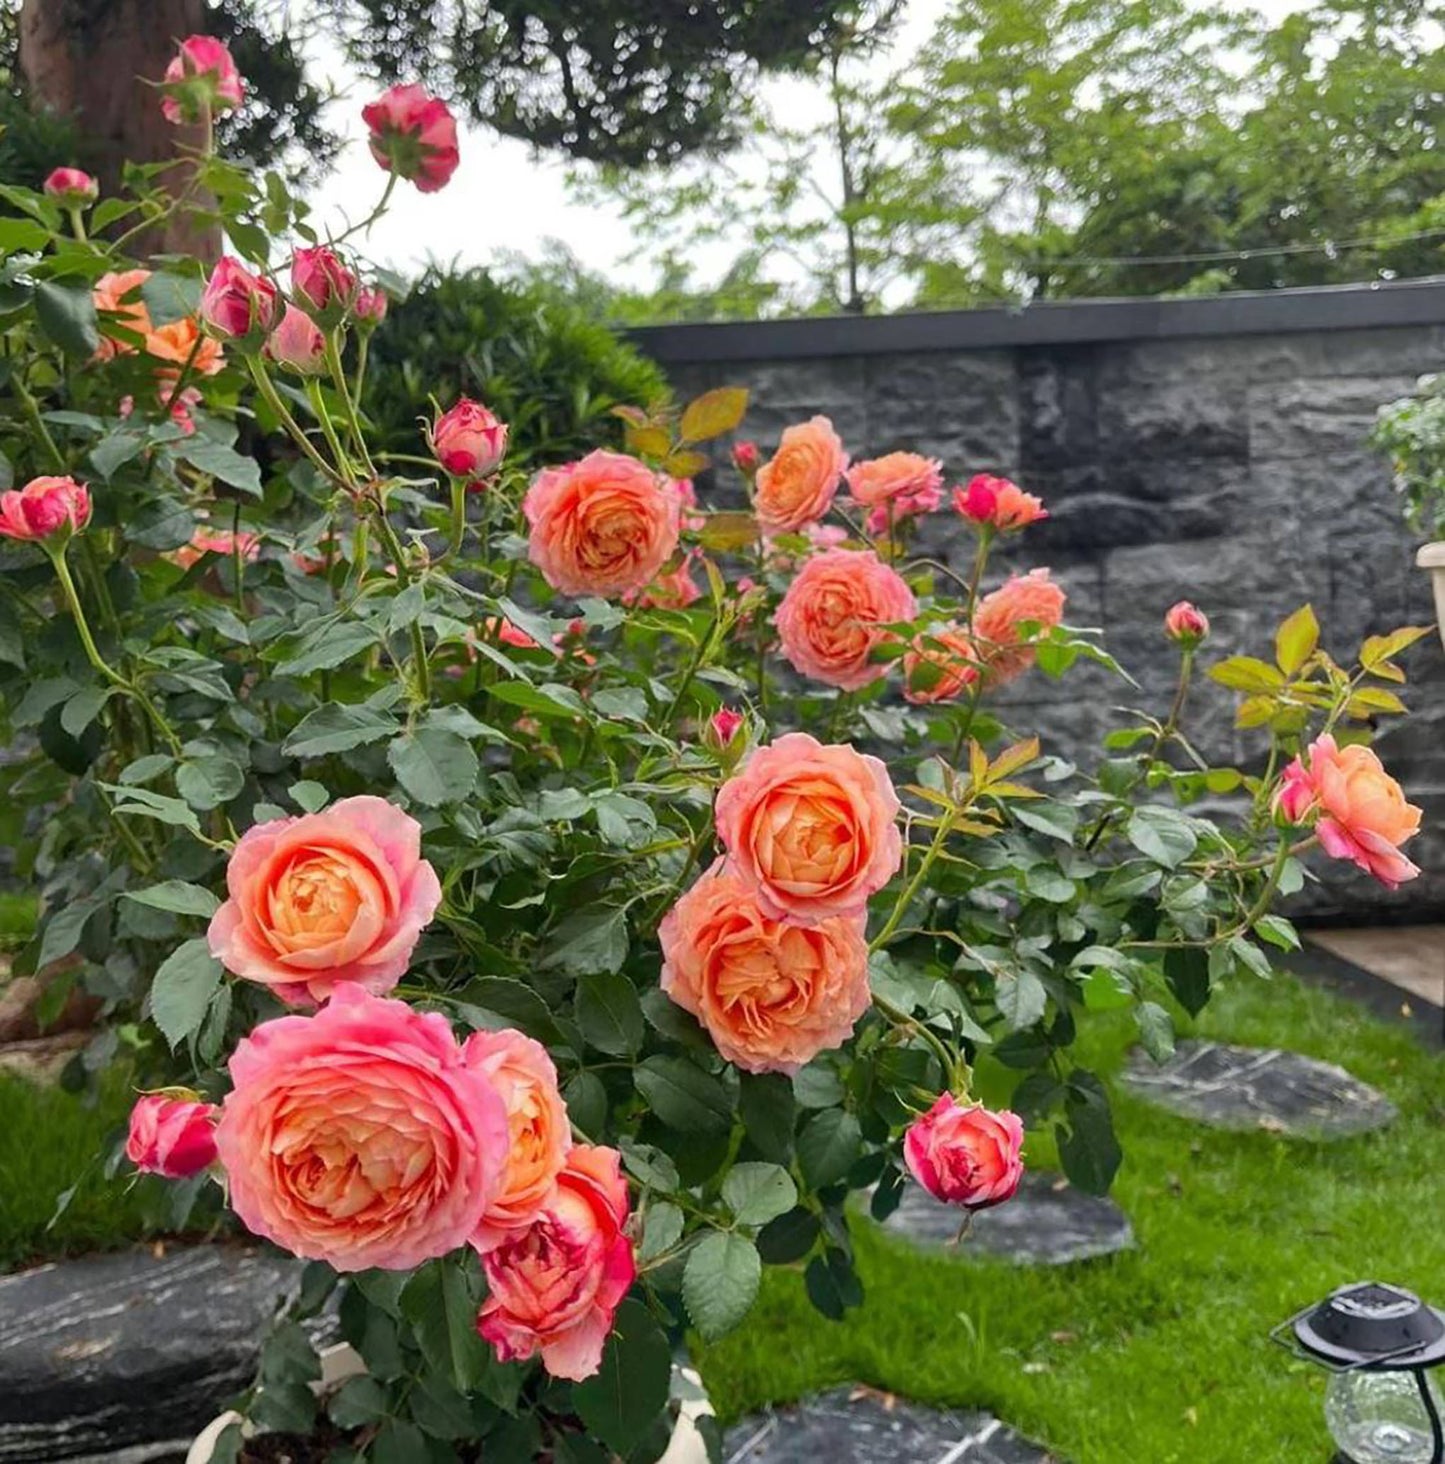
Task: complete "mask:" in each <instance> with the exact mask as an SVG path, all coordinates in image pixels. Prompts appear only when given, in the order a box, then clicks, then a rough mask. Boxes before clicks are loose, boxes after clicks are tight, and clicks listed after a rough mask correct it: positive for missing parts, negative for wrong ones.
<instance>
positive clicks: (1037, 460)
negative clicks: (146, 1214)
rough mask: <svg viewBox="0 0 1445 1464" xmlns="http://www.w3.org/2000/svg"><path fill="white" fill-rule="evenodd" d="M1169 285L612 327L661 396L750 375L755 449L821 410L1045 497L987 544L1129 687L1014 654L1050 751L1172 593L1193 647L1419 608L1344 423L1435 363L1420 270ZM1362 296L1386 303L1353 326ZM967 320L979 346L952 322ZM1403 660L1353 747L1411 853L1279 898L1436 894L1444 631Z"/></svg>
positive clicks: (1405, 553) (1358, 422) (1366, 414)
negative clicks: (1402, 699)
mask: <svg viewBox="0 0 1445 1464" xmlns="http://www.w3.org/2000/svg"><path fill="white" fill-rule="evenodd" d="M1410 289H1413V290H1414V294H1413V295H1406V293H1405V292H1406V291H1407V290H1410ZM1372 293H1373V294H1375V295H1376V297H1377V299H1371V298H1368V297H1369V296H1370V295H1371V294H1372ZM1286 297H1293V299H1290V298H1286ZM1311 297H1316V298H1311ZM1361 297H1366V298H1361ZM1402 297H1403V298H1404V299H1405V305H1406V307H1407V308H1405V309H1404V310H1403V312H1402V306H1401V300H1402ZM1216 305H1217V307H1218V309H1217V310H1216V311H1215V312H1213V313H1211V312H1210V310H1209V308H1208V307H1210V306H1216ZM1170 306H1171V302H1148V305H1147V306H1141V305H1140V304H1139V303H1137V302H1136V303H1123V304H1119V305H1115V306H1108V305H1099V304H1094V305H1089V306H1086V307H1067V306H1054V307H1051V308H1049V309H1047V310H1045V311H1039V310H1035V311H1030V312H1025V313H1024V315H1023V316H1020V317H1017V321H1018V324H1017V326H1016V327H1013V326H1011V322H1010V320H1009V318H1008V317H1006V316H1005V315H1004V313H1003V312H979V313H977V314H959V315H955V316H952V317H949V318H948V319H951V320H952V321H953V322H955V326H954V328H953V329H951V330H950V329H948V328H946V326H941V325H940V323H939V319H940V318H939V317H921V318H919V319H921V320H923V321H925V322H926V325H927V335H926V344H925V345H921V346H914V345H911V344H910V342H909V340H908V325H909V321H908V319H907V318H904V319H903V320H899V319H897V318H895V319H893V320H889V321H882V320H880V321H868V320H859V321H832V322H815V323H813V322H788V323H778V324H760V325H750V326H715V327H687V328H662V329H659V330H656V331H638V332H636V339H637V341H638V343H639V344H640V345H641V346H642V347H643V348H644V349H646V350H649V351H650V352H651V353H652V354H654V355H655V356H656V357H657V358H658V359H659V360H660V361H661V362H662V364H663V365H664V366H665V367H666V368H667V370H668V372H669V374H670V376H671V378H672V380H673V382H674V384H675V386H676V388H677V391H678V393H679V394H680V395H688V394H692V393H695V392H697V391H700V390H703V389H705V388H707V387H709V386H716V385H720V384H723V383H736V384H740V385H745V386H748V387H749V388H751V390H752V394H753V397H752V400H753V405H752V408H751V410H750V412H749V416H748V419H747V421H746V423H745V424H744V431H743V433H742V434H741V435H744V436H747V437H752V438H755V439H756V440H757V441H758V442H759V444H760V446H761V447H762V448H763V449H764V451H765V452H766V451H767V450H769V449H770V448H771V447H772V445H773V444H775V443H776V441H777V438H778V434H779V433H780V432H781V430H782V428H783V427H785V426H786V425H788V424H789V423H791V422H794V421H797V420H799V419H800V418H803V417H807V416H810V415H812V414H813V413H815V412H821V413H824V414H826V415H827V416H829V417H831V418H832V419H833V421H834V423H835V424H836V426H837V428H838V430H839V432H840V433H841V435H842V437H843V439H844V441H845V443H846V445H847V447H848V449H849V451H850V452H851V453H852V454H853V455H854V456H855V457H863V456H873V455H876V454H878V453H883V452H888V451H890V450H893V449H903V448H906V449H909V450H912V451H917V452H922V453H926V454H929V455H930V456H936V457H939V458H941V459H942V460H943V462H944V465H945V468H946V470H947V472H948V474H949V479H948V481H949V482H954V481H958V480H966V479H967V478H968V476H969V475H971V474H973V473H975V472H980V471H992V472H1000V473H1005V474H1007V475H1009V476H1011V477H1014V478H1015V479H1017V480H1018V481H1019V482H1020V483H1021V484H1022V485H1023V486H1024V487H1026V488H1028V489H1030V490H1032V491H1034V492H1037V493H1039V494H1041V495H1042V496H1043V498H1044V499H1045V501H1046V502H1047V504H1048V507H1049V509H1050V512H1051V514H1052V517H1051V519H1050V520H1049V521H1048V522H1046V523H1044V524H1041V525H1039V526H1037V527H1035V528H1034V529H1031V530H1030V531H1029V532H1028V533H1026V534H1024V535H1022V536H1021V537H1020V538H1018V539H1016V540H1014V541H1012V543H1011V544H1010V546H1009V550H1008V553H1007V555H1006V556H1005V559H1006V560H1007V561H1011V562H1012V564H1013V565H1014V566H1016V567H1018V568H1028V567H1032V566H1033V565H1039V564H1042V565H1048V566H1050V568H1051V569H1052V570H1053V571H1054V573H1055V577H1056V578H1057V579H1058V580H1059V581H1060V582H1061V583H1062V584H1063V585H1064V586H1065V588H1066V589H1067V591H1068V594H1069V605H1068V612H1067V618H1068V620H1069V622H1070V623H1071V624H1074V625H1081V626H1100V627H1102V628H1103V629H1104V631H1105V632H1106V635H1107V640H1108V644H1109V646H1110V649H1111V650H1112V651H1113V652H1114V654H1115V655H1116V656H1117V657H1118V658H1119V659H1120V661H1121V662H1123V664H1124V665H1125V666H1126V667H1127V668H1128V669H1129V670H1130V672H1131V673H1132V674H1133V675H1134V677H1135V678H1136V679H1137V680H1138V681H1139V682H1140V684H1141V686H1142V688H1143V691H1142V693H1134V692H1132V691H1131V689H1130V688H1129V687H1128V686H1127V685H1126V684H1124V683H1122V682H1120V681H1119V680H1118V679H1117V678H1114V677H1112V676H1110V675H1109V674H1107V673H1105V672H1104V671H1102V670H1101V669H1100V668H1097V667H1095V666H1093V665H1090V664H1084V663H1080V664H1079V665H1077V666H1076V667H1075V668H1074V669H1073V670H1072V671H1071V672H1070V673H1069V674H1068V676H1067V677H1065V678H1064V679H1063V681H1061V682H1055V681H1051V680H1049V679H1047V678H1045V677H1043V676H1042V675H1041V674H1039V673H1037V672H1034V673H1031V675H1030V676H1029V677H1026V678H1024V679H1023V680H1022V681H1021V682H1020V683H1018V684H1017V685H1016V686H1015V687H1014V688H1011V689H1010V692H1009V694H1008V702H1009V704H1010V709H1011V711H1012V712H1013V713H1014V714H1016V716H1017V719H1018V722H1019V724H1020V725H1024V726H1030V727H1037V728H1039V729H1040V731H1041V732H1042V733H1043V735H1044V737H1045V738H1046V740H1047V742H1048V743H1049V744H1050V745H1051V746H1052V747H1053V749H1054V750H1057V751H1059V752H1061V753H1064V754H1066V755H1075V754H1082V755H1083V756H1084V757H1086V758H1088V757H1089V756H1090V753H1089V748H1090V746H1091V745H1092V746H1094V747H1097V740H1098V738H1099V736H1100V735H1101V734H1102V733H1103V732H1104V731H1106V730H1107V729H1108V727H1109V726H1110V725H1111V724H1117V715H1118V714H1117V713H1116V712H1115V710H1114V708H1116V707H1117V706H1119V705H1124V704H1129V703H1131V702H1132V703H1134V704H1141V705H1144V706H1146V707H1149V708H1150V709H1152V710H1154V711H1156V712H1159V713H1161V714H1162V711H1163V709H1164V706H1165V705H1166V704H1167V699H1168V696H1169V694H1170V692H1171V690H1172V685H1173V676H1174V672H1175V669H1176V666H1177V659H1176V654H1175V652H1174V650H1173V648H1172V647H1171V646H1169V645H1168V644H1167V643H1166V642H1165V641H1164V639H1163V637H1162V635H1161V632H1160V619H1161V617H1162V615H1163V613H1164V611H1165V610H1166V609H1167V608H1168V607H1169V606H1170V605H1171V604H1172V603H1173V602H1174V601H1175V600H1178V599H1190V600H1193V601H1195V602H1196V603H1197V604H1198V605H1199V606H1200V607H1201V608H1202V609H1204V610H1205V611H1206V613H1207V614H1208V615H1209V617H1210V619H1211V622H1212V624H1213V627H1214V633H1213V637H1212V639H1211V642H1210V644H1209V646H1208V648H1207V654H1206V657H1205V660H1206V664H1207V663H1208V661H1209V660H1212V659H1213V658H1216V657H1223V656H1225V655H1231V654H1234V653H1236V652H1249V653H1252V654H1256V655H1263V656H1265V657H1268V656H1269V655H1270V635H1271V632H1272V630H1273V628H1274V626H1275V625H1276V624H1277V623H1278V621H1279V620H1280V619H1281V618H1282V617H1283V616H1284V615H1286V614H1288V613H1289V612H1290V611H1292V610H1295V609H1297V608H1298V607H1299V606H1300V605H1302V604H1304V603H1305V602H1307V601H1308V602H1311V603H1313V605H1314V607H1315V610H1316V613H1317V614H1318V615H1319V618H1320V621H1321V623H1322V625H1323V627H1324V643H1325V645H1326V648H1327V649H1329V650H1330V651H1331V653H1332V654H1334V655H1335V656H1336V657H1338V658H1339V659H1341V660H1348V659H1350V658H1352V657H1353V655H1354V653H1355V651H1356V649H1357V647H1358V645H1359V643H1360V640H1361V638H1362V637H1363V636H1365V635H1366V634H1369V633H1373V632H1378V631H1384V630H1389V629H1393V628H1394V627H1396V626H1398V625H1403V624H1407V623H1412V622H1413V623H1424V622H1426V621H1429V620H1432V619H1433V612H1432V607H1431V602H1430V594H1429V588H1428V583H1427V579H1426V576H1425V575H1424V574H1423V573H1422V572H1420V571H1418V570H1416V569H1415V568H1414V567H1413V557H1414V544H1413V543H1412V541H1411V539H1410V537H1409V535H1408V533H1407V532H1406V530H1405V529H1404V527H1403V525H1402V524H1401V522H1400V518H1399V514H1398V511H1397V507H1396V502H1395V495H1394V492H1393V490H1392V488H1391V484H1390V474H1389V471H1388V469H1387V467H1386V465H1385V464H1384V463H1383V462H1382V461H1381V460H1380V458H1379V457H1378V456H1377V455H1376V454H1374V453H1373V452H1372V451H1371V450H1370V449H1369V448H1368V447H1367V446H1366V443H1365V437H1366V434H1367V433H1368V431H1369V428H1370V425H1371V422H1372V420H1373V417H1374V413H1375V409H1376V407H1377V406H1378V405H1379V404H1380V403H1381V402H1384V401H1387V400H1390V399H1392V398H1394V397H1396V396H1399V395H1400V394H1401V393H1402V392H1404V391H1406V390H1408V389H1409V388H1410V387H1411V385H1412V384H1413V382H1414V380H1415V378H1416V377H1417V376H1418V375H1419V374H1420V373H1422V372H1424V371H1429V370H1440V369H1445V288H1442V287H1439V286H1436V287H1432V288H1431V289H1429V290H1422V289H1421V288H1420V287H1398V288H1397V289H1396V290H1394V291H1392V290H1383V291H1379V292H1368V291H1318V292H1315V291H1293V292H1281V293H1280V295H1278V296H1273V297H1270V298H1269V299H1268V301H1266V302H1265V304H1264V306H1262V307H1261V309H1260V310H1259V311H1255V312H1251V311H1250V310H1249V309H1248V306H1247V303H1246V302H1241V301H1240V299H1239V298H1238V297H1236V298H1234V299H1226V300H1221V301H1218V302H1214V301H1189V302H1178V306H1179V307H1180V308H1179V309H1178V310H1171V308H1170ZM1071 310H1074V311H1075V312H1076V313H1075V314H1074V315H1073V316H1072V317H1071V315H1070V311H1071ZM1402 313H1403V315H1404V317H1405V320H1406V323H1398V322H1399V321H1400V317H1401V315H1402ZM1080 316H1085V317H1086V318H1085V319H1084V321H1083V324H1082V325H1081V323H1080ZM1375 316H1378V317H1379V318H1381V319H1384V320H1389V321H1391V322H1392V323H1390V324H1386V325H1375V324H1371V323H1370V321H1371V319H1372V318H1374V317H1375ZM1041 317H1042V322H1041ZM810 326H815V327H817V328H816V329H815V330H813V331H812V333H811V334H809V327H810ZM1011 328H1012V329H1013V330H1014V333H1015V334H1017V336H1018V337H1019V341H1018V343H1017V344H1011V343H1010V342H1009V339H1008V337H1009V333H1010V329H1011ZM824 330H826V335H825V334H824ZM1141 333H1147V337H1148V338H1142V339H1141V338H1138V336H1139V334H1141ZM1050 337H1053V339H1051V338H1050ZM1081 337H1082V338H1081ZM980 340H986V341H987V342H988V344H970V342H977V341H980ZM809 352H813V353H812V354H809ZM925 542H926V543H927V544H928V547H929V548H930V550H931V551H932V552H933V553H935V554H937V555H939V556H941V557H947V558H949V559H951V560H952V561H953V562H954V564H955V565H956V566H957V567H958V568H960V569H962V568H964V567H965V563H966V560H967V558H968V556H969V552H970V544H969V540H968V536H967V535H966V534H965V533H964V532H962V530H961V528H960V526H959V525H958V524H957V521H956V519H954V518H953V516H952V514H951V513H939V514H938V515H936V516H934V518H933V520H932V521H931V522H930V524H929V529H928V532H927V537H926V539H925ZM1004 568H1005V565H1004V564H1003V563H1000V564H999V565H997V566H996V570H995V572H996V574H997V573H999V572H1000V571H1002V570H1003V569H1004ZM1405 659H1406V669H1407V671H1408V673H1409V677H1410V683H1411V684H1410V687H1409V688H1408V689H1407V691H1406V700H1407V702H1408V703H1409V704H1410V706H1411V708H1412V710H1413V712H1414V716H1413V717H1412V718H1411V719H1410V720H1409V721H1408V722H1403V723H1402V722H1400V721H1399V720H1398V719H1394V720H1392V722H1391V725H1390V726H1389V729H1388V730H1387V731H1385V732H1384V734H1383V736H1382V737H1381V738H1380V741H1379V744H1378V747H1379V751H1380V755H1381V756H1382V757H1383V758H1384V760H1385V762H1386V764H1387V766H1388V767H1389V768H1390V769H1391V771H1392V772H1394V773H1395V774H1396V775H1397V776H1398V777H1399V778H1400V780H1401V782H1402V783H1403V784H1404V786H1405V789H1406V791H1407V793H1408V795H1409V796H1410V797H1411V799H1412V800H1413V801H1414V802H1416V803H1419V804H1421V805H1422V806H1423V807H1424V809H1425V832H1423V833H1422V834H1421V835H1420V836H1419V838H1418V839H1417V840H1416V841H1415V843H1414V845H1413V846H1412V847H1411V851H1410V852H1411V853H1412V855H1413V856H1414V858H1415V860H1416V862H1417V863H1419V864H1420V865H1422V867H1423V868H1424V869H1425V871H1426V874H1425V876H1424V877H1422V878H1421V879H1419V880H1417V881H1414V882H1413V883H1412V884H1409V885H1407V886H1405V887H1404V888H1402V889H1401V890H1400V891H1399V892H1397V893H1396V894H1393V895H1392V894H1390V893H1388V892H1386V891H1384V890H1383V889H1381V888H1380V887H1379V886H1378V885H1376V884H1375V883H1374V882H1373V881H1371V880H1369V879H1367V878H1365V877H1363V876H1358V877H1357V876H1356V875H1355V874H1354V873H1353V872H1352V871H1350V870H1349V869H1348V868H1347V867H1345V866H1341V865H1339V864H1335V863H1332V862H1331V861H1328V860H1325V859H1322V858H1315V859H1313V860H1311V867H1312V869H1313V870H1314V871H1315V872H1316V873H1318V875H1319V876H1320V883H1319V884H1318V885H1317V886H1313V887H1311V888H1310V889H1309V891H1308V893H1307V896H1306V897H1302V899H1301V902H1300V908H1299V911H1298V913H1301V914H1312V915H1316V916H1320V917H1325V916H1328V917H1332V918H1335V917H1344V918H1348V919H1360V920H1367V919H1380V918H1389V919H1416V918H1432V917H1433V918H1439V917H1440V916H1441V915H1442V913H1445V735H1442V734H1445V654H1442V650H1441V645H1440V642H1439V640H1438V639H1437V638H1434V637H1432V638H1430V639H1429V640H1428V641H1426V642H1423V643H1422V644H1421V645H1420V646H1418V647H1417V648H1416V649H1415V650H1414V651H1412V652H1411V653H1410V654H1409V655H1408V656H1407V657H1406V658H1405ZM1234 702H1235V698H1234V697H1233V695H1232V694H1231V693H1227V692H1225V691H1223V690H1222V689H1221V688H1218V687H1216V686H1214V685H1213V684H1211V683H1207V682H1206V683H1204V684H1203V685H1201V686H1200V687H1199V689H1198V691H1197V692H1196V693H1195V695H1194V698H1193V702H1192V712H1193V722H1194V726H1195V728H1196V729H1197V730H1198V732H1199V739H1198V740H1199V742H1200V743H1201V745H1202V748H1203V750H1204V751H1205V753H1206V755H1207V756H1209V757H1210V758H1211V759H1212V760H1219V761H1225V762H1233V763H1239V764H1241V765H1247V764H1249V763H1250V762H1251V760H1252V759H1254V758H1255V756H1256V754H1257V752H1258V748H1259V743H1258V740H1257V736H1256V734H1251V733H1242V732H1239V731H1237V730H1236V729H1235V727H1234V725H1233V714H1234Z"/></svg>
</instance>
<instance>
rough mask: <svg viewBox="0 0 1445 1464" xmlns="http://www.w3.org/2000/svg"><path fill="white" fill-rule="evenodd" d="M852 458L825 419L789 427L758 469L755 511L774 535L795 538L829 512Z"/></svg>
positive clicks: (754, 499)
mask: <svg viewBox="0 0 1445 1464" xmlns="http://www.w3.org/2000/svg"><path fill="white" fill-rule="evenodd" d="M847 467H848V454H847V453H846V452H844V451H843V444H842V442H841V441H839V438H838V434H837V433H836V432H834V430H833V424H832V423H831V422H830V421H829V420H828V419H827V418H826V417H813V418H810V419H809V420H808V421H806V422H800V423H798V424H797V425H796V426H793V427H789V428H788V429H787V430H786V431H785V432H784V433H783V437H782V441H781V442H780V443H779V444H778V450H777V452H776V453H774V455H773V456H772V457H771V458H770V459H769V460H768V461H767V462H765V463H764V464H763V465H762V467H760V468H759V469H758V474H757V490H756V493H755V495H754V497H753V511H754V513H755V514H756V515H757V519H758V523H759V524H761V525H762V527H763V529H764V531H765V532H767V533H770V534H789V533H796V532H797V531H798V530H799V529H801V528H802V527H803V525H804V524H809V523H812V522H813V520H814V519H820V518H822V517H823V515H824V514H825V513H827V512H828V509H829V507H830V506H831V505H832V502H833V495H834V494H835V493H836V492H837V491H838V483H839V481H840V480H841V479H842V477H843V473H844V472H845V470H846V469H847Z"/></svg>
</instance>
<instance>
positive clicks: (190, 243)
mask: <svg viewBox="0 0 1445 1464" xmlns="http://www.w3.org/2000/svg"><path fill="white" fill-rule="evenodd" d="M205 19H206V15H205V0H24V4H23V5H22V7H21V11H20V69H21V71H22V72H23V74H24V77H25V81H26V84H27V86H28V87H29V89H30V96H31V98H32V101H33V102H34V104H35V105H37V106H40V107H45V108H48V109H49V110H51V111H53V112H57V113H61V114H64V115H68V116H73V117H74V118H75V120H76V123H77V125H78V126H79V128H80V131H81V133H82V135H83V136H84V138H85V141H86V145H87V147H88V148H89V149H90V150H91V152H92V153H93V160H94V164H95V170H96V172H97V174H98V175H99V178H100V185H101V192H102V195H103V196H106V195H108V196H112V197H113V196H114V195H115V194H117V193H118V192H119V191H120V187H121V175H122V172H123V170H124V167H125V164H126V163H127V162H134V163H159V162H165V161H167V160H169V159H173V158H178V156H179V154H180V152H181V150H182V149H185V148H190V149H196V148H199V147H200V146H201V145H202V143H203V140H204V139H203V134H202V129H201V127H200V126H199V125H185V124H182V125H180V126H177V125H174V124H172V123H170V122H167V121H166V119H165V117H164V116H163V115H162V114H161V105H160V103H161V99H160V97H159V95H158V94H157V92H156V90H155V85H154V83H156V82H158V81H159V80H160V79H161V77H162V76H163V75H164V74H165V69H166V65H167V63H168V62H169V61H170V59H171V57H172V56H173V55H174V54H175V48H176V43H177V41H180V40H184V39H185V37H186V36H189V35H193V34H195V33H197V32H200V31H204V30H205ZM68 161H70V160H69V159H66V158H57V159H56V162H57V163H61V162H68ZM189 175H190V165H189V163H187V162H183V161H177V163H176V166H175V167H174V168H172V169H170V170H168V171H167V172H166V173H165V174H163V175H162V178H161V181H162V183H163V184H164V185H165V186H168V187H170V188H172V189H174V190H177V191H179V189H181V188H182V187H184V186H185V183H186V180H187V179H188V177H189ZM208 201H209V200H207V202H208ZM220 244H221V240H220V233H219V231H218V230H217V229H216V228H215V227H214V225H212V224H210V223H208V222H206V221H205V220H203V219H199V218H197V217H196V216H195V215H193V214H188V213H179V214H174V215H172V216H171V217H170V218H168V219H167V220H166V221H165V222H164V223H162V224H161V225H159V226H158V227H157V228H155V229H152V230H150V231H149V232H148V234H147V235H146V236H144V237H143V238H142V239H141V240H140V248H139V249H138V252H145V253H156V254H162V253H185V254H195V255H199V256H200V258H201V259H202V260H204V261H205V262H207V263H210V262H211V261H213V260H214V259H215V258H216V257H217V256H218V255H219V253H220Z"/></svg>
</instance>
